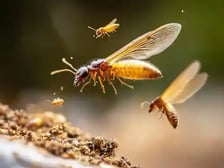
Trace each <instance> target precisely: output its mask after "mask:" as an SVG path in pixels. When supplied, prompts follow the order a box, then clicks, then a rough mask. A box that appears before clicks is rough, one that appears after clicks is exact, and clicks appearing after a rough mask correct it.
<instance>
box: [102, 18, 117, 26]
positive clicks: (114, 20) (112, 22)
mask: <svg viewBox="0 0 224 168" xmlns="http://www.w3.org/2000/svg"><path fill="white" fill-rule="evenodd" d="M116 21H117V18H114V19H113V20H111V22H110V23H108V24H107V25H106V26H104V27H107V26H109V25H111V24H114V23H116Z"/></svg>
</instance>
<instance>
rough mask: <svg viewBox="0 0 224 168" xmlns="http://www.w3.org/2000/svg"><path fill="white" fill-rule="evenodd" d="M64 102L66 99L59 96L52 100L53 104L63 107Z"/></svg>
mask: <svg viewBox="0 0 224 168" xmlns="http://www.w3.org/2000/svg"><path fill="white" fill-rule="evenodd" d="M64 102H65V101H64V99H62V98H59V97H57V98H55V99H54V100H52V101H51V104H52V105H55V106H57V107H61V106H62V105H63V104H64Z"/></svg>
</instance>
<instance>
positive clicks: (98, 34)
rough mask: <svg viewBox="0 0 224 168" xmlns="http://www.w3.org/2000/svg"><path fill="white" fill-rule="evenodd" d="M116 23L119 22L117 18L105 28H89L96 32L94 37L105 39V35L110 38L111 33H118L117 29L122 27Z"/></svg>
mask: <svg viewBox="0 0 224 168" xmlns="http://www.w3.org/2000/svg"><path fill="white" fill-rule="evenodd" d="M116 21H117V18H114V19H113V20H112V21H111V22H110V23H108V24H107V25H106V26H104V27H100V28H98V29H95V28H93V27H90V26H88V28H89V29H91V30H94V31H95V32H96V34H95V35H94V37H96V38H99V37H104V36H105V35H107V36H108V37H110V34H109V33H112V32H116V29H117V28H118V27H119V26H120V24H118V23H116Z"/></svg>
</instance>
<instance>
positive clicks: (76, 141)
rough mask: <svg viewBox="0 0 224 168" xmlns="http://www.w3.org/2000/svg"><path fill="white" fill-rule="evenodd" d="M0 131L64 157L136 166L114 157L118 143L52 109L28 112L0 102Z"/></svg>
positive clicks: (125, 167) (129, 166) (96, 162)
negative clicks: (82, 127) (74, 123)
mask: <svg viewBox="0 0 224 168" xmlns="http://www.w3.org/2000/svg"><path fill="white" fill-rule="evenodd" d="M0 134H2V135H6V136H10V139H11V140H14V139H21V140H24V141H25V142H26V143H32V144H34V145H36V146H39V147H41V148H43V149H46V150H47V151H48V152H50V153H51V154H53V155H56V156H59V157H62V158H65V159H67V158H68V159H77V160H80V161H88V162H89V163H90V164H92V165H99V164H100V163H105V164H109V165H113V166H116V167H120V168H137V167H138V166H133V165H132V164H131V162H130V161H129V160H127V159H126V158H125V157H120V158H118V157H116V154H115V150H116V148H117V147H118V144H117V142H116V141H115V140H113V139H112V140H108V139H106V138H104V137H91V136H90V135H89V134H88V133H85V132H83V131H82V130H80V129H79V128H77V127H72V126H71V124H70V123H69V122H67V121H66V119H65V117H64V116H63V115H61V114H55V113H53V112H41V113H27V112H26V111H24V110H11V109H10V108H9V107H8V106H6V105H1V104H0Z"/></svg>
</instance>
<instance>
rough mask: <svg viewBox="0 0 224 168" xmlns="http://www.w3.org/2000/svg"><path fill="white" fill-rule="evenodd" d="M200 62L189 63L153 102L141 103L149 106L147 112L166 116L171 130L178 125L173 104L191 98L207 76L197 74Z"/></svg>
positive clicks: (205, 74)
mask: <svg viewBox="0 0 224 168" xmlns="http://www.w3.org/2000/svg"><path fill="white" fill-rule="evenodd" d="M199 69H200V62H199V61H194V62H193V63H191V64H190V65H189V66H188V67H187V68H186V69H185V70H184V71H183V72H182V73H181V74H180V75H179V76H178V77H177V78H176V79H175V80H174V81H173V82H172V83H171V84H170V85H169V87H168V88H167V89H166V90H165V91H164V92H163V93H162V95H161V96H159V97H158V98H156V99H155V100H153V101H152V102H151V103H149V102H147V101H146V102H143V103H142V104H141V107H143V106H144V105H145V104H148V105H149V112H151V111H153V110H156V109H158V110H159V111H161V112H162V113H164V114H166V116H167V118H168V120H169V122H170V124H171V125H172V126H173V128H176V127H177V125H178V116H177V112H176V110H175V108H174V106H173V105H174V104H178V103H183V102H185V101H186V100H187V99H189V98H190V97H191V96H193V95H194V94H195V93H196V92H197V91H198V90H199V89H200V88H201V87H202V86H203V85H204V84H205V82H206V80H207V78H208V74H207V73H205V72H202V73H198V71H199Z"/></svg>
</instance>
